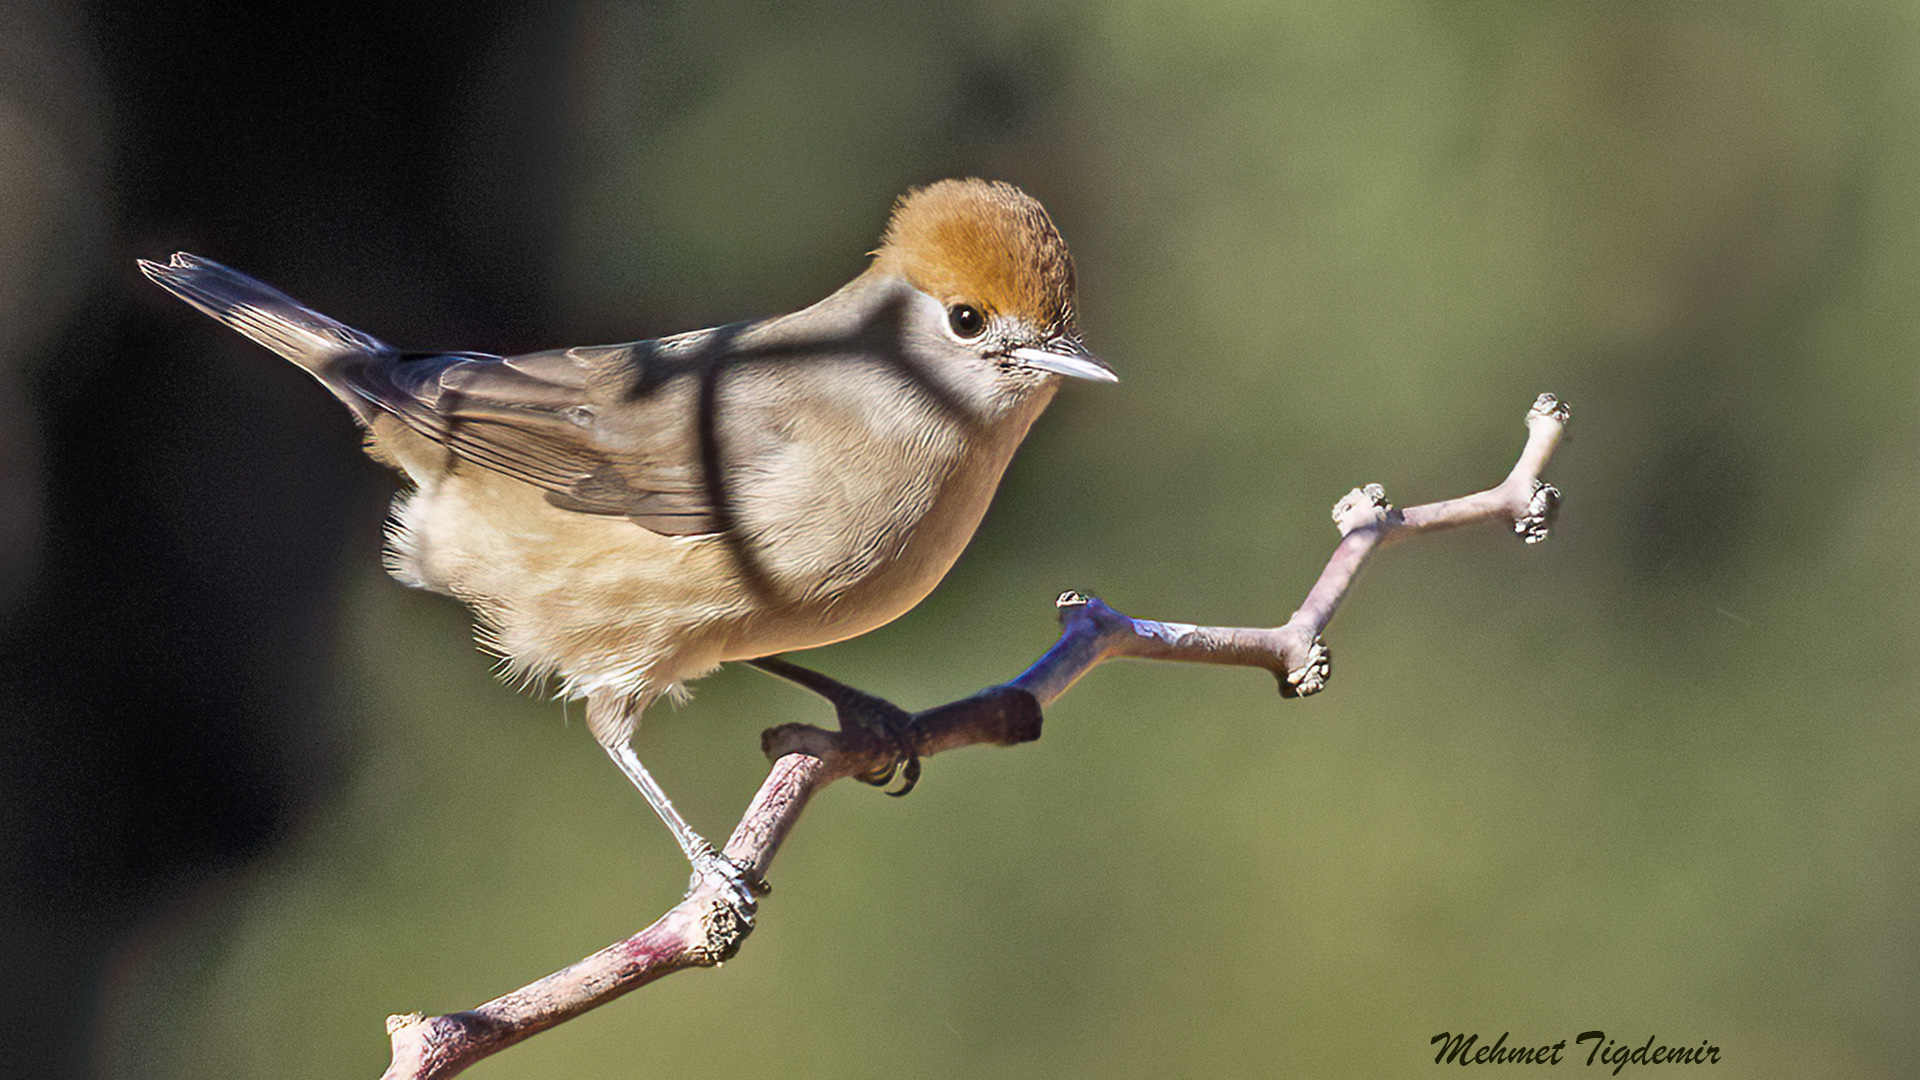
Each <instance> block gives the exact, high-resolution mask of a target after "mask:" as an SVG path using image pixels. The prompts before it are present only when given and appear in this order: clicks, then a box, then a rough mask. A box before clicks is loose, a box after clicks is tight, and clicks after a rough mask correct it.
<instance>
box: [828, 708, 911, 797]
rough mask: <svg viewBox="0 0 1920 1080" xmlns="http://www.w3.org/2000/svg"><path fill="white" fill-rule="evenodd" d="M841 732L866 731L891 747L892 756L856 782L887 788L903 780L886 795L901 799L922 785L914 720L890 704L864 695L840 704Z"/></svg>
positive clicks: (864, 773)
mask: <svg viewBox="0 0 1920 1080" xmlns="http://www.w3.org/2000/svg"><path fill="white" fill-rule="evenodd" d="M839 705H840V707H839V709H838V710H837V711H838V712H839V714H840V730H841V731H847V730H850V729H853V728H858V729H860V730H863V731H866V732H868V733H870V734H872V735H875V736H877V737H879V738H880V739H882V740H884V741H885V742H888V743H890V744H892V747H893V756H892V757H890V758H888V759H887V760H886V761H883V762H881V763H880V764H878V765H875V766H874V767H873V768H871V769H868V770H867V771H866V772H863V773H859V774H858V775H857V776H856V777H855V779H857V780H859V781H861V782H862V783H866V784H872V785H873V786H874V787H877V788H884V787H886V786H887V785H888V784H891V783H893V780H894V777H895V776H898V777H899V778H900V786H899V787H897V788H894V789H893V790H891V791H888V792H887V794H889V795H892V796H894V797H895V798H898V797H900V796H902V795H905V794H906V793H907V792H909V791H912V790H913V788H914V785H915V784H918V783H919V782H920V747H919V744H918V743H917V741H916V740H915V739H914V730H913V716H912V714H910V713H908V712H907V711H906V710H905V709H902V708H900V707H899V706H898V705H895V704H893V703H892V702H889V701H884V700H882V699H880V698H877V697H873V696H871V695H866V694H862V695H860V697H859V698H858V699H855V700H850V701H845V702H840V703H839Z"/></svg>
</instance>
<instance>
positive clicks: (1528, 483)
mask: <svg viewBox="0 0 1920 1080" xmlns="http://www.w3.org/2000/svg"><path fill="white" fill-rule="evenodd" d="M1567 419H1568V411H1567V408H1566V406H1565V405H1563V404H1561V403H1560V402H1559V401H1558V400H1556V399H1555V398H1554V396H1553V395H1552V394H1542V395H1540V397H1539V399H1538V400H1536V401H1535V402H1534V404H1533V408H1532V409H1531V410H1530V411H1529V412H1528V414H1527V431H1528V437H1527V443H1526V448H1525V449H1524V450H1522V451H1521V454H1520V460H1519V462H1518V463H1517V464H1515V465H1514V467H1513V471H1512V472H1511V473H1509V474H1508V475H1507V478H1506V479H1505V480H1504V481H1502V482H1501V483H1500V484H1499V485H1497V486H1495V487H1492V488H1488V489H1487V490H1485V491H1481V492H1477V493H1475V494H1472V495H1467V496H1464V497H1462V498H1458V499H1449V500H1446V501H1443V502H1436V503H1427V504H1424V505H1421V506H1412V507H1407V508H1406V509H1404V510H1396V509H1394V508H1393V506H1392V505H1391V504H1390V503H1388V502H1387V499H1386V495H1385V493H1384V491H1382V489H1381V488H1380V486H1379V485H1378V484H1369V485H1367V486H1366V487H1364V488H1356V489H1354V490H1353V491H1351V492H1349V493H1348V494H1347V495H1346V497H1345V498H1342V499H1341V500H1340V502H1339V504H1338V505H1336V506H1335V507H1334V510H1333V519H1334V523H1335V524H1336V525H1337V526H1338V527H1339V529H1340V532H1341V540H1340V544H1339V546H1337V547H1336V548H1335V549H1334V552H1333V555H1332V557H1331V558H1330V559H1329V560H1328V562H1327V566H1326V569H1325V570H1322V571H1321V573H1320V577H1319V580H1317V581H1316V582H1314V585H1313V588H1312V590H1311V591H1309V592H1308V593H1307V598H1306V600H1305V601H1304V602H1302V603H1301V605H1300V608H1299V610H1297V611H1295V612H1294V613H1293V616H1292V617H1291V618H1289V619H1288V620H1287V621H1286V622H1285V623H1284V624H1282V625H1280V626H1277V627H1272V628H1267V629H1252V628H1241V627H1219V626H1194V625H1190V624H1187V623H1174V622H1156V621H1154V620H1151V619H1134V618H1129V617H1128V616H1126V615H1123V614H1121V613H1120V612H1118V611H1115V610H1114V609H1113V608H1111V607H1109V606H1107V605H1106V604H1104V603H1102V602H1101V601H1099V600H1098V599H1095V598H1093V597H1090V596H1086V595H1083V594H1081V593H1076V592H1068V593H1063V594H1061V596H1060V598H1059V599H1058V601H1057V602H1056V603H1057V606H1058V607H1059V609H1060V622H1061V633H1060V640H1058V641H1057V642H1055V643H1054V645H1053V647H1052V648H1050V649H1048V650H1047V652H1046V654H1045V655H1043V656H1042V657H1041V658H1040V659H1039V660H1038V661H1036V662H1035V663H1034V664H1033V666H1032V667H1030V668H1028V669H1027V670H1026V671H1025V672H1023V673H1022V674H1021V675H1020V676H1019V677H1018V678H1016V679H1014V680H1013V681H1012V682H1009V683H1005V684H1003V685H1000V686H995V687H990V688H988V689H986V690H983V691H981V692H980V693H978V694H975V695H973V696H972V697H969V698H963V699H961V700H960V701H956V702H952V703H949V704H946V705H941V706H937V707H935V708H932V709H928V710H926V711H925V712H921V713H916V714H913V716H912V723H911V725H910V726H909V727H908V728H907V736H906V737H907V738H908V739H910V740H911V745H910V747H908V748H906V749H907V750H908V752H909V754H913V753H917V755H918V756H919V757H929V756H931V755H933V754H937V753H943V752H945V751H948V750H953V749H958V748H959V747H962V746H972V745H975V744H989V745H995V746H1011V745H1013V744H1015V743H1021V742H1029V741H1032V740H1034V739H1038V738H1039V737H1040V719H1041V716H1040V710H1041V707H1042V706H1044V705H1049V704H1052V703H1053V702H1054V701H1055V700H1057V699H1058V698H1059V697H1060V695H1062V694H1064V693H1066V692H1067V690H1068V689H1070V688H1071V687H1072V686H1073V684H1074V683H1075V682H1078V681H1079V680H1080V678H1081V677H1082V676H1084V675H1085V674H1086V673H1087V672H1089V671H1091V670H1093V669H1094V668H1095V667H1098V666H1099V665H1101V664H1103V663H1105V662H1106V661H1108V660H1112V659H1116V658H1119V657H1136V658H1140V659H1148V660H1172V661H1178V662H1182V663H1199V664H1234V665H1240V666H1246V667H1259V668H1265V669H1267V670H1268V671H1271V672H1273V673H1274V675H1275V677H1276V678H1277V679H1278V680H1279V684H1280V693H1281V695H1282V696H1284V697H1300V696H1305V695H1308V694H1313V693H1318V692H1319V691H1320V690H1322V689H1324V688H1325V687H1326V683H1327V679H1328V677H1329V676H1330V674H1331V672H1332V665H1331V659H1330V654H1329V653H1328V650H1327V648H1326V645H1325V644H1324V643H1323V642H1322V640H1321V633H1322V632H1323V631H1324V630H1325V629H1326V626H1327V623H1328V622H1329V621H1330V620H1332V618H1333V613H1334V611H1335V610H1336V609H1337V608H1338V607H1339V606H1340V601H1341V599H1342V598H1344V597H1345V596H1346V594H1347V590H1348V589H1350V588H1351V587H1352V585H1353V581H1354V578H1355V576H1356V575H1357V574H1358V573H1359V571H1360V568H1361V566H1362V565H1364V564H1365V563H1366V560H1367V558H1368V557H1369V556H1370V555H1371V554H1372V553H1373V551H1374V549H1376V548H1378V547H1381V546H1384V545H1386V544H1391V543H1395V542H1398V541H1400V540H1404V539H1407V538H1408V537H1411V536H1413V535H1416V534H1418V533H1424V532H1433V531H1437V530H1440V529H1451V528H1456V527H1458V526H1461V525H1468V524H1473V523H1476V522H1482V521H1501V522H1505V523H1507V524H1508V525H1510V526H1511V527H1512V529H1513V531H1514V532H1515V533H1516V534H1518V535H1519V536H1520V538H1521V539H1522V540H1524V541H1525V542H1527V543H1529V544H1532V543H1537V542H1539V541H1541V540H1543V539H1545V538H1546V535H1547V530H1548V528H1549V527H1550V526H1551V525H1552V523H1553V518H1554V514H1555V512H1556V510H1557V509H1558V506H1559V501H1560V493H1559V492H1558V491H1557V490H1555V489H1554V488H1553V487H1552V486H1551V485H1549V484H1547V483H1546V482H1545V481H1543V480H1541V478H1540V470H1541V469H1543V468H1544V467H1545V466H1546V464H1547V461H1548V459H1549V458H1551V457H1552V455H1553V451H1554V448H1555V447H1556V446H1557V445H1558V443H1559V441H1560V437H1561V435H1562V433H1563V432H1564V431H1565V429H1566V424H1567ZM764 666H767V667H768V668H769V670H774V671H775V672H776V673H777V674H782V675H785V676H786V677H789V678H795V679H796V681H800V682H802V684H803V685H806V686H808V688H810V689H813V690H815V691H816V692H819V693H821V694H822V695H823V696H825V697H827V698H828V700H830V701H832V702H833V704H834V705H835V707H836V709H837V710H838V711H839V713H840V716H841V721H842V723H841V730H839V731H827V730H825V729H822V728H818V727H814V726H811V725H807V724H786V725H782V726H780V727H775V728H771V729H769V730H767V731H766V732H765V733H763V735H762V736H761V744H762V748H763V749H764V750H765V751H766V753H767V756H768V757H769V758H772V759H773V768H772V770H771V771H770V772H769V773H768V775H767V779H766V782H765V783H763V784H761V786H760V790H759V792H758V793H757V794H756V795H755V796H754V798H753V802H752V803H751V804H750V805H749V806H748V807H747V811H746V813H745V815H744V816H742V817H741V819H740V824H739V825H738V826H737V827H735V829H734V830H733V835H732V836H731V837H730V838H729V839H728V840H727V844H726V848H725V852H726V855H727V857H728V858H729V859H731V860H733V861H734V862H735V863H736V864H739V865H740V866H742V867H743V868H745V869H747V870H749V871H750V872H752V873H753V874H755V875H764V874H765V873H766V870H767V867H768V865H769V864H770V863H771V862H772V861H773V856H774V854H775V852H777V851H778V850H779V847H780V843H781V841H783V840H784V839H786V836H787V834H788V833H789V832H790V831H792V829H793V826H794V824H795V823H796V822H797V821H798V820H799V818H800V812H801V811H802V810H804V809H805V808H806V805H807V801H808V800H809V799H811V798H812V797H813V795H814V793H815V792H817V791H819V790H820V789H821V788H823V787H825V786H826V785H828V784H830V783H832V782H834V781H835V780H839V779H841V778H843V777H848V776H855V777H861V778H865V779H869V780H872V779H874V778H876V777H891V776H892V774H893V770H894V767H895V766H896V765H897V764H898V762H899V760H900V756H901V752H902V749H903V748H902V747H901V746H900V745H899V744H898V741H897V740H896V739H893V738H890V737H889V736H888V735H887V734H886V733H885V732H884V731H882V730H880V728H879V725H875V724H872V723H865V722H856V721H860V720H861V717H862V716H863V715H864V714H865V713H866V712H867V711H869V710H872V709H875V708H879V709H893V710H894V711H895V712H898V711H899V710H897V709H894V707H893V706H890V705H887V704H886V703H885V702H883V701H880V700H879V699H878V698H873V697H871V696H870V695H866V694H863V693H861V692H860V691H857V690H853V689H852V688H850V687H846V686H844V685H842V684H840V683H837V682H835V681H833V680H832V679H828V678H826V677H825V676H820V675H816V674H814V673H811V672H805V671H804V669H794V668H792V666H791V665H785V664H780V663H772V664H767V665H764ZM796 673H797V674H796ZM879 782H881V783H885V782H886V781H885V779H881V780H879ZM910 782H911V777H909V783H910ZM752 918H753V912H752V911H751V910H746V911H742V910H741V909H739V908H738V907H736V906H735V904H734V903H733V902H732V899H731V898H730V897H726V896H721V895H719V894H718V893H715V892H711V891H707V890H704V889H702V890H696V891H695V892H693V893H691V894H689V895H688V896H687V898H686V899H684V900H682V901H681V902H680V903H678V904H676V905H674V907H673V908H672V909H671V910H669V911H668V912H667V913H666V914H665V915H662V916H661V917H660V918H659V919H658V920H657V921H655V922H654V923H653V924H652V925H651V926H648V927H647V928H646V929H644V930H642V931H640V932H639V933H637V934H635V935H633V936H632V937H630V938H627V939H626V940H624V941H619V942H615V943H614V944H612V945H609V946H607V947H606V948H604V949H602V950H600V951H599V952H596V953H594V954H593V955H591V956H588V957H587V958H585V959H583V960H581V961H579V962H578V963H575V964H573V965H571V966H569V967H567V968H564V969H562V970H560V971H556V972H554V973H553V974H551V975H549V976H547V977H546V978H544V979H540V980H539V981H537V982H534V983H531V984H529V985H527V986H524V987H522V988H520V989H519V990H515V991H513V992H512V993H510V994H507V995H505V996H503V997H499V998H495V999H494V1000H492V1001H489V1002H487V1003H486V1004H485V1005H481V1006H479V1007H478V1008H475V1009H472V1010H469V1011H466V1012H457V1013H449V1014H447V1015H445V1016H435V1017H424V1016H421V1015H419V1014H410V1015H405V1016H390V1017H388V1018H387V1031H388V1034H389V1035H390V1036H391V1038H392V1042H393V1060H392V1063H391V1065H389V1067H388V1069H387V1071H386V1073H385V1076H384V1077H383V1080H429V1078H431V1080H440V1078H444V1077H450V1076H453V1075H455V1074H456V1073H459V1072H460V1071H461V1070H463V1069H465V1068H466V1067H467V1066H469V1065H471V1064H473V1063H474V1062H476V1061H478V1060H480V1059H481V1058H484V1057H487V1056H489V1055H491V1054H495V1053H498V1052H499V1051H501V1050H504V1049H506V1048H507V1047H509V1046H512V1045H513V1044H515V1043H517V1042H520V1041H521V1040H523V1039H526V1038H528V1037H529V1036H532V1035H535V1034H537V1033H539V1032H541V1031H545V1030H546V1029H548V1028H550V1027H553V1026H554V1025H556V1024H559V1023H562V1022H564V1021H566V1020H569V1019H571V1018H573V1017H575V1016H578V1015H579V1014H581V1013H583V1012H586V1011H587V1010H589V1009H593V1008H596V1007H598V1006H600V1005H603V1004H605V1003H606V1002H608V1001H611V1000H613V999H614V998H616V997H619V996H620V995H622V994H625V993H627V992H628V991H630V990H634V989H637V988H639V987H641V986H644V985H646V984H647V983H649V982H652V981H653V980H655V979H658V978H661V977H662V976H666V975H671V974H672V973H674V972H676V971H679V970H681V969H683V968H689V967H709V966H712V965H714V964H717V963H719V962H721V961H723V960H726V959H728V958H729V957H731V956H733V954H734V953H735V952H737V951H738V950H739V948H740V944H741V942H742V941H743V940H744V939H745V938H746V935H747V934H748V933H749V932H750V931H751V930H752V929H753V922H752Z"/></svg>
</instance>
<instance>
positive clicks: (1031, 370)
mask: <svg viewBox="0 0 1920 1080" xmlns="http://www.w3.org/2000/svg"><path fill="white" fill-rule="evenodd" d="M873 254H874V261H873V267H872V270H873V272H876V273H880V274H888V275H893V276H896V277H898V278H900V279H902V280H904V281H905V282H907V283H908V284H909V285H911V286H912V287H913V289H914V290H916V291H917V292H918V293H920V294H922V295H923V296H924V297H925V298H927V299H926V300H925V301H922V303H921V305H920V307H921V309H922V310H921V311H920V312H919V313H918V314H917V319H918V321H921V322H923V323H924V322H937V323H938V326H937V329H932V330H929V331H927V332H926V333H925V334H924V337H923V340H924V339H931V340H934V341H939V342H941V343H942V344H943V345H944V346H945V348H943V350H942V351H948V352H952V353H955V354H957V355H959V356H962V357H965V358H969V359H972V360H975V361H977V362H979V363H981V364H983V365H986V366H987V367H988V368H989V369H990V370H991V371H992V372H993V373H994V375H995V377H996V380H997V381H1000V382H1003V383H1006V384H1010V385H1011V386H1013V387H1017V388H1024V389H1031V388H1038V387H1040V386H1043V385H1044V386H1051V385H1052V384H1054V383H1056V382H1057V381H1058V379H1057V377H1058V376H1066V377H1068V378H1075V379H1091V380H1095V381H1098V382H1118V381H1119V379H1118V377H1116V376H1115V375H1114V373H1113V370H1112V369H1111V368H1109V367H1107V365H1106V364H1105V363H1103V362H1101V361H1100V360H1099V359H1098V358H1097V357H1095V356H1094V355H1093V354H1092V353H1090V352H1088V351H1087V348H1086V346H1085V345H1084V344H1082V343H1081V340H1080V327H1079V325H1078V324H1077V322H1076V321H1075V313H1074V273H1073V256H1072V255H1070V254H1068V253H1067V243H1066V241H1065V240H1062V239H1061V238H1060V232H1059V230H1058V229H1055V228H1054V227H1053V221H1052V219H1050V218H1048V217H1047V212H1046V210H1045V209H1043V208H1042V207H1041V206H1040V204H1039V203H1038V202H1037V201H1035V200H1034V199H1033V197H1032V196H1030V195H1028V194H1027V193H1026V192H1024V191H1021V190H1020V189H1019V188H1017V187H1014V186H1013V185H1012V184H1007V183H1001V182H999V181H990V180H971V179H970V180H942V181H940V182H939V183H936V184H929V185H927V186H926V187H923V188H916V189H914V190H912V191H910V192H908V193H907V194H906V195H904V196H902V197H901V198H900V201H899V203H898V204H896V205H895V207H894V210H893V218H892V220H891V221H889V222H888V224H887V231H886V235H885V237H884V238H883V239H882V241H881V244H880V248H879V250H878V251H875V252H874V253H873ZM909 318H910V320H913V319H915V318H916V316H915V315H913V314H910V316H909Z"/></svg>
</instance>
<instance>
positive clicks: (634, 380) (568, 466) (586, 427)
mask: <svg viewBox="0 0 1920 1080" xmlns="http://www.w3.org/2000/svg"><path fill="white" fill-rule="evenodd" d="M649 355H651V353H650V350H649V349H648V348H647V347H646V346H645V345H644V344H643V345H625V346H606V347H603V348H582V349H564V350H555V351H552V352H542V353H531V354H528V355H526V356H514V357H498V356H489V355H485V354H479V353H398V354H393V353H389V354H388V355H387V356H385V357H380V358H377V359H373V361H372V362H370V363H366V364H364V365H355V366H353V367H351V368H347V369H344V370H338V371H336V372H334V373H333V377H334V378H336V379H338V380H339V381H340V382H342V383H344V384H345V385H346V386H347V387H348V388H349V389H351V390H352V391H353V392H354V393H355V394H357V395H359V396H360V397H362V398H364V399H365V400H366V401H368V402H369V403H371V404H373V405H374V406H376V407H377V408H379V409H380V410H382V411H384V412H387V413H391V414H392V415H393V416H395V417H396V418H398V419H399V420H400V421H401V422H402V423H404V424H406V425H407V426H408V427H409V428H411V429H413V430H414V431H417V432H419V433H420V434H421V435H424V436H426V437H427V438H429V439H432V440H433V441H435V442H437V443H440V444H441V445H443V446H445V447H446V448H447V449H448V450H450V451H452V452H453V453H454V454H456V455H458V456H459V457H461V458H464V459H465V460H467V461H471V462H473V463H474V464H476V465H481V466H484V467H486V468H488V469H492V470H494V471H496V472H499V473H503V474H505V475H507V476H511V477H513V478H514V479H517V480H522V481H525V482H526V483H529V484H532V485H534V486H536V487H539V488H542V489H544V490H545V491H546V492H547V501H548V502H550V503H552V504H553V505H555V506H558V507H560V508H562V509H565V510H573V511H578V512H580V513H587V514H611V515H621V516H624V517H628V518H631V519H633V521H634V522H635V523H636V524H639V525H641V526H642V527H644V528H647V529H651V530H652V531H654V532H657V533H662V534H664V535H668V536H694V535H701V534H707V533H714V532H718V531H720V530H721V529H722V528H723V527H724V525H723V522H722V521H721V515H720V514H718V513H717V512H716V511H715V509H714V506H713V502H714V500H713V499H712V497H711V496H710V493H709V492H708V490H707V485H706V484H705V483H704V481H703V476H704V473H705V470H704V468H703V467H702V449H701V441H700V437H699V431H698V423H697V410H698V408H699V405H698V398H699V394H698V390H697V386H696V384H695V381H694V380H693V379H690V378H687V377H684V376H682V377H677V378H667V379H660V378H658V377H657V375H658V373H657V372H655V373H649V372H646V371H644V370H642V369H643V368H644V367H645V362H646V359H647V357H648V356H649ZM648 374H654V375H655V376H656V378H655V379H654V380H652V381H653V382H655V383H657V385H651V386H650V385H649V380H648V379H647V378H646V376H647V375H648ZM609 415H613V416H615V417H616V422H615V423H608V422H607V420H608V417H609Z"/></svg>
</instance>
